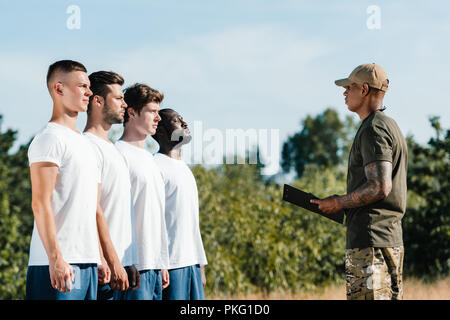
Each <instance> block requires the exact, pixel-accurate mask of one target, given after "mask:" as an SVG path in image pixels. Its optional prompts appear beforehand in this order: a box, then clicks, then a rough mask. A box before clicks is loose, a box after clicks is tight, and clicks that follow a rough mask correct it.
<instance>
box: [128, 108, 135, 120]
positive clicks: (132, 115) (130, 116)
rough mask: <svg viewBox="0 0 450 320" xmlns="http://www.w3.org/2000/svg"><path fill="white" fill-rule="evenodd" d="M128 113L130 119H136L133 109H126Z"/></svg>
mask: <svg viewBox="0 0 450 320" xmlns="http://www.w3.org/2000/svg"><path fill="white" fill-rule="evenodd" d="M126 112H127V113H128V117H129V118H130V119H134V118H135V115H136V111H134V109H133V108H126Z"/></svg>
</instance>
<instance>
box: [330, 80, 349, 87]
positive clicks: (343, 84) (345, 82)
mask: <svg viewBox="0 0 450 320" xmlns="http://www.w3.org/2000/svg"><path fill="white" fill-rule="evenodd" d="M352 82H353V81H351V80H350V79H349V78H345V79H339V80H336V81H334V83H335V84H336V85H337V86H340V87H346V86H349V85H351V84H352Z"/></svg>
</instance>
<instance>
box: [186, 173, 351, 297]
mask: <svg viewBox="0 0 450 320" xmlns="http://www.w3.org/2000/svg"><path fill="white" fill-rule="evenodd" d="M258 170H259V169H258V167H257V166H256V165H248V164H246V165H223V166H221V167H219V168H216V169H205V168H204V167H201V166H196V167H194V168H193V172H194V175H195V177H196V179H197V185H198V188H199V200H200V223H201V232H202V237H203V241H204V246H205V250H206V254H207V258H208V261H209V265H208V266H207V268H206V274H207V279H208V285H207V294H212V295H214V296H216V295H224V294H225V295H226V294H236V293H250V292H255V291H258V292H266V293H268V292H271V291H275V290H280V291H286V290H290V291H296V290H298V289H312V288H315V287H316V286H320V285H323V284H329V283H335V282H336V281H340V280H342V273H343V265H344V258H343V252H344V241H345V237H344V234H345V230H344V227H343V226H341V225H338V224H336V223H334V222H331V221H328V220H327V219H324V218H323V217H320V216H318V215H317V214H314V213H311V212H307V211H306V210H303V209H301V208H298V207H295V206H292V205H291V204H289V203H287V202H284V201H282V189H283V188H282V186H279V185H276V184H275V183H273V182H264V181H263V180H262V179H261V177H260V175H259V173H258ZM336 170H338V169H336V168H334V169H325V170H324V168H319V167H317V166H314V165H309V166H308V167H307V168H306V169H305V174H304V177H302V179H301V180H300V181H297V182H296V185H298V186H305V185H307V186H308V188H312V189H311V190H312V191H313V192H315V193H317V194H318V195H324V192H327V191H328V190H327V189H326V188H333V189H334V190H342V191H343V190H345V179H344V175H343V174H340V173H339V174H336V172H335V171H336Z"/></svg>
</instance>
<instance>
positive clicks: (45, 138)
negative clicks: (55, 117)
mask: <svg viewBox="0 0 450 320" xmlns="http://www.w3.org/2000/svg"><path fill="white" fill-rule="evenodd" d="M28 161H29V164H30V166H31V164H32V163H34V162H52V163H55V164H56V165H58V167H59V171H58V175H57V177H56V183H55V189H54V190H53V193H52V199H51V203H52V209H53V215H54V217H55V226H56V237H57V240H58V244H59V248H60V250H61V253H62V256H63V259H64V260H65V261H66V262H67V263H98V264H99V263H100V252H99V243H98V233H97V222H96V211H97V192H98V184H99V183H100V165H99V163H98V161H97V157H96V155H95V150H94V149H93V147H92V145H91V143H90V142H89V141H88V140H87V139H86V137H84V136H83V135H82V134H81V133H76V132H75V131H73V130H71V129H69V128H67V127H65V126H62V125H60V124H57V123H53V122H49V123H48V124H47V126H46V127H45V128H44V130H43V131H41V132H40V133H39V134H37V135H36V136H35V137H34V139H33V141H32V142H31V144H30V147H29V149H28ZM28 264H29V265H30V266H38V265H48V264H49V261H48V257H47V253H46V251H45V248H44V246H43V244H42V241H41V239H40V237H39V233H38V230H37V227H36V222H35V223H34V228H33V234H32V236H31V245H30V256H29V262H28Z"/></svg>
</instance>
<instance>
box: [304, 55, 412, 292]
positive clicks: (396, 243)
mask: <svg viewBox="0 0 450 320" xmlns="http://www.w3.org/2000/svg"><path fill="white" fill-rule="evenodd" d="M335 83H336V85H338V86H342V87H344V88H345V92H344V96H345V103H346V105H347V106H348V109H349V110H350V111H352V112H355V113H357V114H358V115H359V117H360V119H361V121H362V123H361V125H360V127H359V129H358V132H357V133H356V136H355V140H354V141H353V145H352V148H351V151H350V156H349V163H348V176H347V194H346V195H344V196H337V195H335V196H331V197H328V198H325V199H322V200H311V202H313V203H316V204H318V205H319V209H320V210H322V211H323V212H325V213H328V214H334V213H336V212H338V211H340V210H344V211H345V213H346V225H347V236H346V237H347V241H346V242H347V245H346V252H345V272H346V287H347V299H377V300H378V299H402V296H403V291H402V269H403V256H404V249H403V239H402V224H401V220H402V218H403V215H404V214H405V209H406V189H407V188H406V172H407V163H408V158H407V157H408V150H407V145H406V141H405V138H404V137H403V135H402V133H401V131H400V129H399V127H398V126H397V124H396V123H395V121H394V120H393V119H391V118H389V117H388V116H386V115H385V114H384V112H383V111H384V108H383V98H384V95H385V93H386V91H387V89H388V85H389V80H388V78H387V75H386V73H385V72H384V70H383V69H382V68H381V67H380V66H378V65H376V64H375V63H371V64H363V65H360V66H358V67H357V68H356V69H355V70H353V71H352V73H351V74H350V75H349V76H348V78H345V79H341V80H336V81H335Z"/></svg>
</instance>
